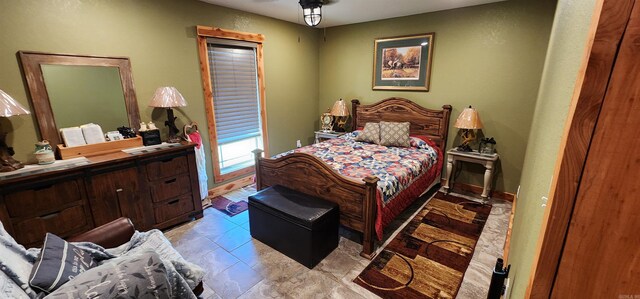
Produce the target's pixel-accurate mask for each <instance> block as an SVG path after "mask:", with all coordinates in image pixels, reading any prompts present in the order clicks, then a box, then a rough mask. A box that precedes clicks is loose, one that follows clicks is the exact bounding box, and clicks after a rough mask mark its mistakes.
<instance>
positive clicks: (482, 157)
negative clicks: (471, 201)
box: [443, 149, 500, 199]
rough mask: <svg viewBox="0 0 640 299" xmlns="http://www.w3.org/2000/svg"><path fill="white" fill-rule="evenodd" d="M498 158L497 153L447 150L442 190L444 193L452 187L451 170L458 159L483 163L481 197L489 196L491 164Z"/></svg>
mask: <svg viewBox="0 0 640 299" xmlns="http://www.w3.org/2000/svg"><path fill="white" fill-rule="evenodd" d="M498 159H500V156H499V155H498V154H493V155H486V154H479V153H478V152H476V151H473V152H462V151H458V150H456V149H451V150H449V151H447V177H446V179H445V182H444V186H443V188H444V190H445V192H446V193H449V191H451V189H453V177H452V175H453V172H454V171H455V167H456V164H457V162H458V161H463V162H471V163H476V164H480V165H483V166H484V168H485V172H484V188H483V189H482V195H481V196H482V198H483V199H487V198H489V192H490V191H491V181H492V179H493V166H494V165H495V163H496V161H498Z"/></svg>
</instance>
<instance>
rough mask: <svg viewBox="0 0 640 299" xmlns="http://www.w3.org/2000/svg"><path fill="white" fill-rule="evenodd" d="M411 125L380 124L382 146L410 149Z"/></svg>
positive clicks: (405, 123) (406, 123)
mask: <svg viewBox="0 0 640 299" xmlns="http://www.w3.org/2000/svg"><path fill="white" fill-rule="evenodd" d="M409 126H410V123H408V122H404V123H393V122H384V121H381V122H380V143H379V144H380V145H384V146H402V147H409V146H410V145H411V139H410V138H409Z"/></svg>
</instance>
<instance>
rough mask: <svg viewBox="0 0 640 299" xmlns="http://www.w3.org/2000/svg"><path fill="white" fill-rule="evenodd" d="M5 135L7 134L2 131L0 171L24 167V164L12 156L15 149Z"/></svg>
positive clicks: (0, 137)
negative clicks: (10, 145)
mask: <svg viewBox="0 0 640 299" xmlns="http://www.w3.org/2000/svg"><path fill="white" fill-rule="evenodd" d="M5 137H6V135H5V134H1V133H0V172H9V171H14V170H18V169H20V168H23V167H24V165H23V164H22V163H21V162H20V161H18V160H16V159H14V158H13V157H12V155H13V149H12V148H10V147H8V146H7V143H6V142H5Z"/></svg>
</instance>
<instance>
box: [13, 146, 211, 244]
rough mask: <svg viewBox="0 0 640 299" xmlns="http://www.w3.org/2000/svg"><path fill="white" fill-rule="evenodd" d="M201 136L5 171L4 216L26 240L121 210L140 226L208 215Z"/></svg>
mask: <svg viewBox="0 0 640 299" xmlns="http://www.w3.org/2000/svg"><path fill="white" fill-rule="evenodd" d="M194 146H195V144H188V145H181V144H170V145H167V146H159V147H155V148H142V149H140V150H137V149H136V150H127V151H129V152H130V153H126V152H124V151H120V152H118V153H113V154H108V155H103V156H94V157H91V158H78V159H77V160H70V161H56V162H55V163H54V164H50V165H45V166H32V165H29V166H27V167H25V168H24V169H21V170H18V171H16V172H12V173H7V174H0V221H2V224H3V225H4V227H5V228H6V229H7V231H8V232H9V233H10V234H11V235H12V236H13V237H14V238H15V239H16V240H17V241H18V243H21V244H24V245H25V246H39V245H40V244H42V241H43V239H44V236H45V232H51V233H53V234H56V235H58V236H60V237H62V238H65V237H68V236H71V235H74V234H78V233H80V232H84V231H87V230H89V229H91V228H93V227H97V226H100V225H102V224H105V223H108V222H110V221H112V220H114V219H117V218H119V217H128V218H131V220H132V221H133V223H134V224H135V225H136V227H138V228H139V229H141V230H148V229H151V228H159V229H162V228H167V227H170V226H173V225H175V224H178V223H181V222H184V221H188V220H190V219H192V218H193V217H195V218H201V217H202V202H201V200H200V195H199V191H198V174H197V169H196V162H195V153H194Z"/></svg>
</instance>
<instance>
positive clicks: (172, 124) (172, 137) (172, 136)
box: [164, 108, 181, 143]
mask: <svg viewBox="0 0 640 299" xmlns="http://www.w3.org/2000/svg"><path fill="white" fill-rule="evenodd" d="M176 119H178V118H177V117H175V116H173V109H171V108H167V121H165V122H164V125H165V126H167V127H169V139H168V140H167V142H168V143H179V142H180V140H181V138H180V137H179V136H178V132H180V131H179V130H178V128H177V127H176Z"/></svg>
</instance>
